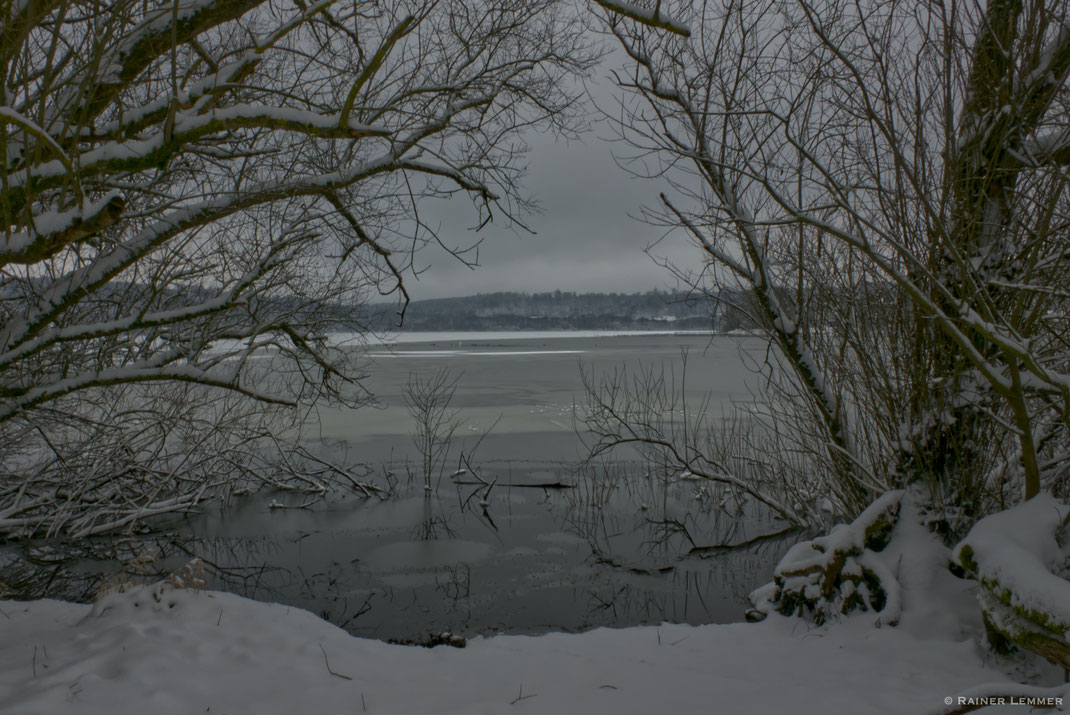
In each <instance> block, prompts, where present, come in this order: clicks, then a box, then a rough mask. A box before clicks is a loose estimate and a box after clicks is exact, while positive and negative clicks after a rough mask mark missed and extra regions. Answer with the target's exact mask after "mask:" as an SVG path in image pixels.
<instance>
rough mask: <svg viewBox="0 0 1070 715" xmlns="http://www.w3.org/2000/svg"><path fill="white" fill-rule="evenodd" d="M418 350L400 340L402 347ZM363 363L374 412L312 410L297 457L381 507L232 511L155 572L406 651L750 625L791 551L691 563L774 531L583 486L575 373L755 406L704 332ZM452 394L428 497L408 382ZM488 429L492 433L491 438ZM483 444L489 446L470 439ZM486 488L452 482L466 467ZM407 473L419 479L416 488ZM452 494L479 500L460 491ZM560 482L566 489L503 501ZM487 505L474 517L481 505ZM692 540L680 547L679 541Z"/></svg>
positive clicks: (666, 501) (534, 342) (190, 528)
mask: <svg viewBox="0 0 1070 715" xmlns="http://www.w3.org/2000/svg"><path fill="white" fill-rule="evenodd" d="M410 337H411V336H410ZM422 337H424V339H423V340H421V341H410V340H405V341H400V342H398V343H396V344H394V345H390V346H388V345H374V346H370V347H368V348H367V350H368V354H369V359H370V364H369V367H368V373H369V379H368V381H367V383H366V384H367V386H368V388H369V389H370V390H371V391H372V392H373V393H374V394H375V395H376V397H377V399H378V405H377V406H376V407H369V408H363V409H359V410H342V409H333V408H322V409H320V411H319V415H318V419H317V420H314V424H311V425H310V426H309V429H308V431H307V435H306V444H307V445H308V447H309V449H310V450H313V451H315V452H317V453H319V454H321V455H323V456H325V457H329V458H330V459H332V460H335V461H336V462H338V463H340V464H343V465H346V466H347V467H348V468H351V469H352V470H354V471H355V472H361V473H365V472H367V473H370V475H371V476H369V478H368V479H369V481H372V482H375V483H378V484H384V483H385V482H384V480H385V479H386V477H385V475H386V474H388V473H390V474H392V475H393V476H391V477H390V478H389V481H390V483H391V485H392V486H393V488H394V493H393V495H392V496H390V497H389V498H387V499H385V500H379V499H366V500H365V499H359V498H357V497H356V496H338V497H334V498H332V499H330V500H327V501H326V502H319V503H316V504H313V505H311V506H310V507H308V508H304V509H271V508H270V504H271V502H272V501H277V502H278V503H281V504H286V505H289V506H296V505H299V504H302V503H304V502H306V501H307V498H306V497H304V496H302V495H298V494H291V493H284V494H278V493H275V494H266V493H264V494H259V495H255V496H252V497H246V498H241V499H237V500H235V502H234V503H233V504H232V505H231V506H230V507H229V508H227V509H225V510H220V509H218V508H215V507H214V506H213V507H210V508H209V510H208V511H207V512H206V513H204V514H202V515H199V516H196V517H192V518H189V519H186V520H183V521H182V522H181V523H179V524H177V525H176V526H177V531H176V532H175V533H174V534H173V535H169V536H167V537H166V538H164V539H162V540H160V541H159V542H158V543H157V547H158V548H159V550H160V556H159V558H158V562H157V563H158V564H159V565H168V564H171V565H173V566H177V565H180V564H181V563H183V562H184V561H185V560H186V559H188V557H189V555H197V556H200V557H202V558H204V559H206V560H207V561H208V562H209V563H210V565H211V568H210V572H211V575H212V579H213V580H212V582H211V585H210V587H212V588H225V589H227V590H232V591H235V592H237V593H240V594H242V595H246V596H252V597H255V598H258V599H262V600H270V601H279V602H283V603H288V604H292V605H296V606H300V607H302V608H307V609H309V610H311V611H313V612H315V613H319V614H321V615H323V616H324V617H325V618H327V619H328V620H331V621H332V622H334V623H336V624H338V625H341V626H343V627H344V628H346V629H347V630H349V631H351V632H352V633H355V634H358V635H362V636H370V637H377V638H384V639H388V638H395V639H416V640H419V639H421V638H423V637H425V636H427V634H429V633H439V632H443V631H451V632H454V633H459V634H462V635H473V634H477V633H492V632H509V633H533V632H541V631H546V630H581V629H585V628H590V627H595V626H603V625H608V626H627V625H635V624H641V623H660V622H662V621H677V622H688V623H709V622H728V621H737V620H741V619H742V614H743V611H744V608H745V607H746V603H747V602H746V596H747V594H748V593H749V592H750V591H751V590H752V589H753V588H755V587H757V586H759V585H761V584H762V583H764V582H765V581H767V580H768V579H769V577H770V574H771V571H772V568H773V566H774V564H775V562H776V560H777V559H778V558H779V556H780V554H781V553H782V552H783V551H784V550H785V549H786V548H787V546H788V545H790V543H791V540H790V538H789V539H787V540H785V539H775V540H771V541H767V542H764V543H763V544H761V545H759V546H756V547H753V548H748V549H739V550H729V551H720V552H715V553H712V554H705V556H707V558H699V557H698V556H696V555H690V556H689V555H688V552H689V551H690V549H691V547H692V545H693V543H694V544H697V545H700V546H701V545H708V544H715V543H722V542H723V543H739V542H741V541H745V540H747V539H750V538H752V537H754V536H757V535H759V534H764V533H769V532H773V531H777V530H779V529H780V528H781V527H782V525H780V524H777V523H773V522H769V521H768V520H766V519H763V518H760V516H759V515H757V514H754V513H751V512H749V511H748V509H747V508H744V509H742V510H739V509H737V508H736V506H735V505H734V504H729V505H728V509H727V510H725V509H722V508H720V506H719V502H720V501H721V500H722V496H723V495H719V494H717V493H714V492H713V491H712V490H709V489H705V490H704V488H703V486H702V485H700V484H697V483H694V482H689V481H680V480H666V479H664V478H662V477H663V476H664V475H657V474H654V473H653V472H652V471H651V468H650V467H649V465H646V464H643V463H640V462H638V461H636V460H634V458H629V455H628V454H624V455H622V458H621V459H620V460H615V461H612V462H604V463H599V464H596V465H590V466H588V467H586V468H583V469H580V468H578V463H579V461H580V460H581V458H582V457H583V456H584V447H583V443H582V439H581V436H580V435H578V434H577V430H576V428H575V423H574V420H573V416H574V414H576V409H577V407H578V406H580V405H582V403H583V380H582V377H581V374H582V373H581V371H583V370H586V371H594V372H595V373H598V372H600V371H611V370H614V369H618V368H621V367H622V366H627V367H628V368H629V369H635V368H639V367H640V366H647V367H651V366H653V367H656V368H658V369H661V368H662V367H663V368H664V369H665V370H666V371H667V372H672V373H673V374H675V375H676V376H677V379H681V378H682V373H683V369H684V361H683V359H682V355H684V354H685V353H686V354H687V355H688V359H687V376H686V378H687V379H686V387H687V392H688V394H689V398H690V399H691V401H692V402H693V403H694V404H698V403H699V402H700V401H702V400H704V399H707V398H708V399H709V407H708V409H709V412H710V414H711V415H713V416H715V417H716V416H719V415H720V414H721V412H722V410H725V411H727V410H729V409H730V408H731V406H732V404H733V402H734V401H738V402H747V401H752V400H753V397H752V396H751V394H750V391H749V390H748V385H752V384H754V383H756V381H757V377H756V376H755V375H754V374H753V373H752V372H751V371H750V370H749V369H748V364H749V361H748V360H747V358H746V355H747V351H748V350H751V351H754V352H755V353H756V354H760V352H759V351H760V344H759V343H758V342H756V341H753V340H752V339H751V338H747V337H727V336H718V337H711V336H709V335H695V334H638V335H597V334H575V333H566V334H535V335H532V334H475V335H472V334H469V335H445V334H437V335H432V336H430V338H431V339H427V337H428V336H422ZM442 368H446V369H448V370H449V371H451V373H452V374H454V375H457V376H458V382H457V390H456V394H455V397H454V399H453V402H452V404H451V408H453V409H455V410H456V411H457V416H458V418H459V419H460V420H461V421H462V422H461V427H460V428H459V430H458V431H457V437H456V439H455V441H454V444H453V448H452V450H451V452H450V455H449V457H448V458H447V459H446V460H445V462H444V463H443V465H442V467H441V468H439V469H438V470H436V473H435V475H434V478H433V480H432V490H431V491H430V492H425V490H424V488H423V478H422V476H421V475H420V474H419V471H420V470H419V467H418V462H419V460H418V457H417V455H416V452H415V450H414V447H413V442H412V439H411V436H410V433H411V431H412V429H413V422H412V418H411V416H410V414H409V412H408V409H407V408H406V405H405V399H404V394H405V387H406V384H407V382H408V381H409V377H410V375H411V374H417V375H428V374H433V373H434V372H435V371H437V370H439V369H442ZM488 430H489V432H488ZM480 439H482V441H481V442H479V440H480ZM477 442H479V446H478V449H477V450H476V451H475V453H474V455H473V456H472V459H471V464H472V466H473V467H474V468H475V470H476V471H477V472H478V473H479V474H480V476H481V478H482V479H484V480H486V481H487V482H491V481H494V482H495V485H494V487H493V488H492V489H491V490H490V491H489V493H488V492H487V491H486V488H485V487H484V486H483V485H481V484H478V483H475V484H473V483H468V484H464V483H461V484H458V483H456V482H455V480H454V479H451V476H450V475H451V473H452V472H453V471H455V470H456V468H457V466H458V462H457V460H458V456H459V453H460V451H461V450H464V451H465V452H466V453H471V452H472V450H473V449H474V448H475V446H476V443H477ZM410 475H411V476H410ZM460 481H462V482H464V481H468V482H472V481H474V480H472V479H471V478H470V477H461V478H460ZM546 482H561V483H567V484H570V485H574V488H571V489H542V488H530V487H520V486H511V485H519V484H530V483H546ZM483 502H485V504H483ZM681 524H682V525H684V527H685V528H686V531H687V534H683V533H682V532H681V530H680V529H679V528H678V526H679V525H681Z"/></svg>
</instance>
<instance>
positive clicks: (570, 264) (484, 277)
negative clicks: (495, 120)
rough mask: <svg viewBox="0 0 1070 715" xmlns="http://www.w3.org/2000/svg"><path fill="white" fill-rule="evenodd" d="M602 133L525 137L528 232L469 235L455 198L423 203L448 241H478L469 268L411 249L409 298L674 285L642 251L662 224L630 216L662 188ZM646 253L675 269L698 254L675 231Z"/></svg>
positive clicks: (599, 128)
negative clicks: (628, 166)
mask: <svg viewBox="0 0 1070 715" xmlns="http://www.w3.org/2000/svg"><path fill="white" fill-rule="evenodd" d="M611 91H613V90H612V88H609V87H607V85H606V84H605V83H599V84H597V85H595V92H597V93H598V94H600V95H602V97H601V98H602V99H605V98H606V97H607V96H608V93H609V92H611ZM609 135H610V131H609V128H608V127H607V126H606V125H605V124H600V125H596V128H595V129H594V130H593V131H591V132H589V133H587V134H585V135H584V136H583V137H582V138H581V139H580V140H573V141H571V142H565V141H564V140H558V139H556V138H555V137H553V136H551V135H548V134H543V133H531V134H530V135H529V136H528V137H527V141H528V143H529V144H530V145H531V153H530V154H529V155H528V166H529V173H528V176H527V177H526V180H525V182H524V185H525V187H526V189H527V190H528V191H529V192H530V193H531V194H532V195H533V196H534V198H535V199H536V200H537V201H538V202H539V204H540V206H541V209H542V212H541V213H540V214H537V215H534V216H528V217H526V219H525V223H526V224H527V225H528V226H529V227H530V228H531V229H533V230H534V231H535V232H536V234H537V235H535V236H531V235H528V234H526V233H523V232H520V231H517V230H513V229H509V228H507V227H505V226H504V225H502V224H501V223H494V224H491V225H488V226H487V227H486V228H484V229H483V230H482V231H480V232H479V233H478V234H477V233H474V232H472V231H470V230H469V228H470V227H471V226H472V225H473V224H474V223H475V221H476V218H475V212H474V209H472V208H471V207H470V206H469V205H468V204H467V203H466V200H465V199H464V198H463V197H461V196H458V197H457V198H456V199H455V200H454V201H453V202H449V203H447V202H436V203H435V204H434V205H433V206H431V207H430V208H429V209H425V210H424V214H423V218H424V220H425V221H430V222H431V223H433V224H436V225H438V226H440V227H441V236H442V238H443V240H444V241H445V242H446V243H447V244H448V245H455V246H464V245H470V244H472V243H474V242H476V241H478V240H480V239H482V243H481V244H480V247H479V263H480V266H479V267H478V268H476V269H475V270H470V269H468V268H467V267H465V266H464V265H462V264H461V263H460V262H458V261H457V260H456V259H454V258H452V257H451V256H449V255H448V254H447V253H446V252H445V251H443V250H441V249H439V248H437V247H435V248H432V249H429V250H425V251H423V252H420V253H419V254H418V255H417V257H416V266H417V267H418V268H428V270H426V271H424V272H422V273H420V275H419V276H418V277H417V278H416V279H415V280H411V281H410V282H409V290H410V292H411V294H412V296H413V298H415V299H420V298H435V297H447V296H459V295H470V294H474V293H481V292H482V293H486V292H492V291H500V290H516V291H527V292H537V291H545V290H574V291H604V292H612V291H616V292H634V291H646V290H650V289H652V288H671V287H674V286H675V285H676V281H675V279H674V278H673V276H672V275H671V274H670V273H669V272H668V271H667V270H666V269H664V268H663V267H661V266H659V265H657V263H656V262H655V261H654V260H653V259H652V258H651V257H650V256H648V255H647V254H646V253H644V249H646V248H648V247H649V246H651V245H652V244H655V243H657V242H658V241H659V239H661V237H662V235H663V229H662V228H660V227H656V226H650V225H648V224H645V223H642V222H641V221H639V220H636V218H634V217H637V216H638V215H639V214H640V208H641V206H643V205H648V206H652V205H655V204H656V203H657V196H658V192H659V191H660V190H662V189H663V188H664V184H663V182H660V181H655V180H644V179H637V178H635V177H633V176H631V175H630V174H629V173H628V172H627V171H625V170H624V169H622V168H621V167H619V166H618V165H617V164H616V163H615V162H614V159H613V151H614V150H620V149H621V148H622V147H621V145H619V144H614V143H612V142H610V141H607V140H606V139H605V137H606V136H609ZM652 253H653V255H654V256H657V257H662V258H668V259H669V260H671V261H672V262H673V263H676V264H678V265H682V266H686V265H688V264H694V263H695V262H696V261H697V260H698V257H699V254H698V252H697V251H696V250H695V248H694V247H693V246H691V244H690V243H689V242H688V241H687V239H686V238H685V237H684V236H683V235H681V234H679V233H676V234H673V235H671V236H669V237H668V238H667V239H665V240H664V241H662V242H661V243H659V244H658V245H657V246H656V247H655V248H654V249H653V251H652Z"/></svg>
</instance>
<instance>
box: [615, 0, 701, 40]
mask: <svg viewBox="0 0 1070 715" xmlns="http://www.w3.org/2000/svg"><path fill="white" fill-rule="evenodd" d="M594 1H595V2H596V3H598V4H599V5H601V6H602V7H604V8H605V9H606V10H609V11H610V12H611V13H614V14H617V15H623V16H624V17H626V18H628V19H630V20H635V21H636V22H638V23H640V24H643V25H647V26H649V27H656V28H658V29H660V30H667V31H669V32H671V33H673V34H676V35H680V36H682V37H691V29H690V28H689V27H688V26H687V25H685V24H684V23H682V22H679V21H677V20H674V19H673V18H671V17H668V16H666V15H663V14H662V13H661V2H660V0H658V2H657V4H656V5H655V6H654V7H653V8H645V7H640V6H639V5H636V4H635V3H631V2H624V1H623V0H594Z"/></svg>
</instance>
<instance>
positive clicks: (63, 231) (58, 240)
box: [0, 191, 125, 265]
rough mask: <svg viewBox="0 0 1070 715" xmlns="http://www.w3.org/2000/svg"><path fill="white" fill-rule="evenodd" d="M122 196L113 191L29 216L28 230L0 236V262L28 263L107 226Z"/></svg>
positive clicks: (122, 203)
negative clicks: (76, 203) (73, 205)
mask: <svg viewBox="0 0 1070 715" xmlns="http://www.w3.org/2000/svg"><path fill="white" fill-rule="evenodd" d="M124 206H125V200H124V198H123V196H122V194H120V193H119V192H117V191H112V192H109V193H108V194H106V195H105V196H104V198H102V199H100V200H99V201H93V202H90V201H85V202H83V204H82V206H81V207H78V208H72V209H65V210H59V209H57V210H52V211H45V212H42V213H39V214H37V215H35V216H34V217H33V229H34V230H32V231H20V232H16V233H9V234H7V235H6V236H0V265H4V264H7V263H17V264H27V265H28V264H32V263H36V262H38V261H42V260H44V259H46V258H48V257H50V256H53V255H55V254H56V253H57V252H59V251H60V250H62V249H63V248H64V247H66V246H69V245H71V244H73V243H77V242H79V241H83V240H85V239H86V238H89V237H90V236H93V235H95V234H97V233H99V232H101V231H103V230H104V229H105V228H107V227H108V226H111V225H112V224H114V223H115V222H116V221H118V220H119V217H120V216H121V215H122V212H123V207H124Z"/></svg>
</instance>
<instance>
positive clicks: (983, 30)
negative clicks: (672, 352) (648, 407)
mask: <svg viewBox="0 0 1070 715" xmlns="http://www.w3.org/2000/svg"><path fill="white" fill-rule="evenodd" d="M648 5H649V4H648ZM644 7H645V6H644ZM1068 10H1070V3H1066V2H1036V3H1021V2H1015V1H1013V0H1007V1H1004V0H992V1H991V2H989V3H987V6H986V5H984V4H978V3H973V2H967V3H958V2H935V3H927V4H923V5H920V6H919V5H918V4H916V3H900V2H875V3H841V2H831V1H829V2H781V1H780V0H710V1H708V2H698V3H692V2H670V1H666V2H660V3H658V12H659V13H661V14H662V15H664V16H665V17H671V18H673V22H674V23H675V24H678V25H680V26H681V27H683V28H686V29H687V30H688V36H683V35H681V34H676V33H672V32H667V31H664V30H661V29H658V28H657V27H654V26H651V25H649V24H644V23H640V22H631V21H628V19H627V18H626V16H622V15H621V14H619V13H615V12H611V13H605V14H604V17H603V20H604V26H605V28H606V29H607V31H608V32H609V33H610V34H611V35H612V36H613V37H614V38H615V40H616V41H617V42H618V43H619V45H620V47H621V48H622V49H623V51H624V53H625V54H626V56H627V57H628V60H629V62H628V64H627V68H626V69H624V70H621V71H619V72H618V73H617V77H616V79H617V81H618V84H620V85H621V86H622V87H623V88H625V89H626V90H628V92H627V93H626V95H625V97H624V99H622V101H621V105H620V107H619V108H618V110H617V111H615V112H614V113H613V114H614V116H615V117H617V118H618V119H619V120H620V121H619V127H620V132H621V137H622V138H623V139H624V140H626V141H627V142H628V143H629V145H630V146H631V147H632V148H633V149H634V151H633V152H632V153H631V155H630V156H629V157H623V159H624V160H625V161H630V162H631V166H632V167H633V168H634V170H635V171H636V172H640V173H643V174H644V175H659V176H662V177H664V179H665V180H666V181H668V182H669V184H670V187H671V190H670V191H667V192H666V193H665V194H664V195H663V196H662V197H661V203H660V205H659V206H658V207H657V208H655V209H651V210H650V211H649V212H648V214H647V217H648V218H649V220H651V221H652V222H655V223H659V224H662V225H665V226H668V227H675V228H676V229H678V230H682V231H685V232H686V233H687V234H689V235H690V236H691V238H692V239H693V240H694V242H695V243H696V244H697V246H698V247H699V248H700V250H701V251H702V254H703V256H704V258H705V261H704V263H703V265H702V266H701V267H699V268H690V269H689V268H687V267H677V270H678V271H679V272H680V274H681V275H682V276H683V277H685V278H686V279H688V280H690V281H691V283H692V285H694V286H696V287H697V288H699V289H701V290H704V291H707V292H708V293H710V294H711V295H714V296H716V295H719V294H720V295H746V296H748V297H749V300H748V302H747V304H746V305H742V306H739V308H740V309H741V310H745V311H747V312H749V313H750V314H751V316H752V318H753V319H754V321H755V322H756V323H757V324H758V325H760V326H762V330H763V332H764V334H765V335H766V336H767V338H768V339H769V342H770V344H771V346H772V347H773V348H775V349H774V350H772V351H770V352H769V354H768V355H769V357H768V360H767V365H766V369H767V375H768V376H769V378H770V379H769V380H768V381H767V384H766V388H765V389H766V390H767V392H768V395H767V396H768V397H769V399H770V400H771V401H773V402H775V403H776V404H778V405H787V406H790V407H789V408H787V409H779V408H778V409H777V410H776V411H775V412H774V413H773V414H771V415H769V420H771V421H772V422H774V423H779V424H781V425H787V426H788V427H790V429H780V428H776V426H775V425H774V434H775V435H776V437H777V440H776V445H777V447H776V449H773V448H772V445H770V448H769V449H768V450H767V452H768V455H767V457H766V459H765V462H766V463H767V464H768V465H769V469H770V470H772V471H776V472H780V473H785V472H793V471H795V472H800V475H799V476H800V479H799V481H800V482H806V481H810V482H816V483H815V485H814V489H813V490H812V493H813V494H814V495H819V494H829V493H831V495H832V497H831V498H832V501H833V503H834V507H835V510H836V511H837V512H839V513H841V514H843V515H845V516H853V515H857V514H858V513H860V512H861V510H862V509H863V508H864V507H865V506H866V505H867V504H868V503H870V502H871V501H872V500H873V498H875V497H876V496H877V495H879V494H881V493H883V492H884V491H886V490H888V489H891V488H898V487H900V486H903V485H905V484H910V483H920V484H924V485H925V486H926V487H927V488H928V489H929V491H930V496H931V500H930V501H931V505H932V507H933V520H934V522H937V521H938V522H941V523H942V524H943V528H945V529H946V532H947V536H948V538H949V539H951V538H954V537H955V536H961V535H963V534H964V533H965V530H966V529H968V528H969V525H970V524H971V523H972V522H973V520H975V519H976V518H978V517H979V516H981V515H983V514H984V513H986V512H988V511H991V510H993V509H998V508H1002V507H1003V506H1006V505H1008V504H1010V503H1013V502H1014V501H1016V500H1017V499H1019V498H1021V497H1023V496H1024V497H1031V496H1033V495H1036V494H1037V493H1039V492H1040V491H1041V490H1042V489H1044V488H1048V489H1055V490H1057V491H1060V492H1065V491H1066V490H1067V487H1068V478H1067V474H1068V469H1067V468H1068V466H1070V464H1068V461H1067V457H1068V456H1070V452H1068V450H1067V447H1068V441H1067V436H1068V427H1070V361H1068V358H1070V344H1068V343H1067V342H1066V334H1067V327H1068V324H1067V308H1068V307H1070V301H1068V298H1070V293H1068V292H1067V290H1066V286H1065V280H1064V277H1065V276H1066V275H1068V274H1070V223H1068V221H1070V202H1068V198H1070V194H1068V192H1067V181H1066V179H1067V164H1068V161H1070V152H1068V148H1070V125H1067V122H1066V116H1067V111H1066V110H1067V100H1068V99H1070V93H1068V91H1067V87H1066V80H1067V75H1068V72H1070V24H1068V23H1070V17H1068ZM721 287H724V288H729V289H730V290H728V291H726V292H724V293H721V292H719V288H721ZM603 427H612V426H611V425H603ZM603 431H604V432H606V433H607V434H611V433H613V430H612V429H604V430H603ZM616 432H617V433H619V432H620V430H619V429H618V430H616ZM793 435H794V436H793ZM785 436H786V439H787V441H785ZM785 454H790V455H792V457H791V459H786V458H784V457H783V456H782V455H785ZM799 455H805V459H800V458H799Z"/></svg>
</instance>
